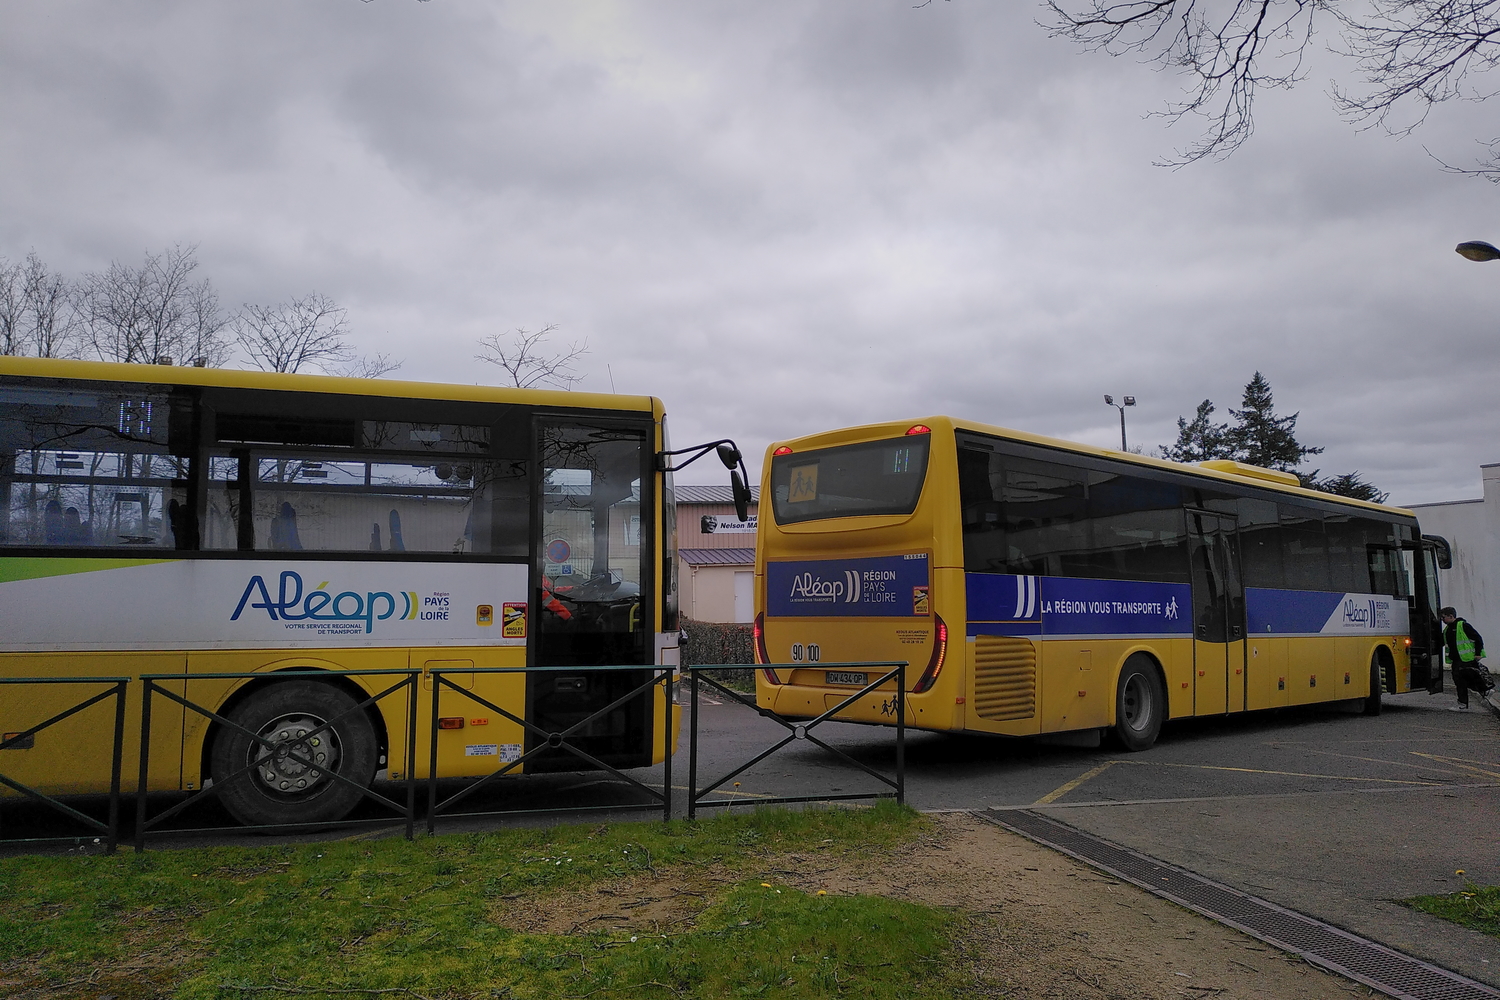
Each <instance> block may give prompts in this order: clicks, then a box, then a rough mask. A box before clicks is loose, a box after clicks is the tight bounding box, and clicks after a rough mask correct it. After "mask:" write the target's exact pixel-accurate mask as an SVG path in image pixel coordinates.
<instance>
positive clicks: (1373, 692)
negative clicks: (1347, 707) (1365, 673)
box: [1365, 649, 1385, 715]
mask: <svg viewBox="0 0 1500 1000" xmlns="http://www.w3.org/2000/svg"><path fill="white" fill-rule="evenodd" d="M1384 665H1385V664H1384V662H1383V659H1382V657H1381V655H1380V650H1378V649H1377V650H1376V651H1375V652H1374V653H1373V654H1371V656H1370V696H1369V697H1368V698H1366V699H1365V714H1366V715H1379V714H1380V693H1381V689H1382V688H1384V687H1385V675H1384V673H1383V672H1382V670H1381V668H1382V667H1383V666H1384Z"/></svg>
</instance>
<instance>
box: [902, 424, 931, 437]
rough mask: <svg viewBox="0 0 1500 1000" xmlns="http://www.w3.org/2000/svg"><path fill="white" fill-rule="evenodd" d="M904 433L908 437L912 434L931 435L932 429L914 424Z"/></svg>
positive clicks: (924, 425)
mask: <svg viewBox="0 0 1500 1000" xmlns="http://www.w3.org/2000/svg"><path fill="white" fill-rule="evenodd" d="M906 433H907V435H908V436H909V435H912V434H931V433H932V428H931V427H928V426H927V425H926V424H916V425H914V426H912V427H908V428H907V429H906Z"/></svg>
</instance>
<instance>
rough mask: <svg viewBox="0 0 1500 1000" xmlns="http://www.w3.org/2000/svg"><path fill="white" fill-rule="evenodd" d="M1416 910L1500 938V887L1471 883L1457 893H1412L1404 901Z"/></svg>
mask: <svg viewBox="0 0 1500 1000" xmlns="http://www.w3.org/2000/svg"><path fill="white" fill-rule="evenodd" d="M1401 902H1402V903H1404V904H1405V905H1407V906H1410V907H1411V908H1412V909H1414V910H1421V911H1422V912H1423V913H1431V914H1432V915H1433V916H1435V917H1442V918H1444V919H1445V920H1451V921H1453V922H1454V923H1455V924H1462V925H1463V926H1465V927H1467V928H1469V929H1470V930H1476V931H1479V932H1481V933H1483V934H1490V935H1492V936H1494V937H1500V886H1494V885H1485V886H1481V885H1475V884H1474V883H1472V882H1470V883H1468V884H1467V885H1465V886H1464V887H1463V888H1462V889H1460V890H1458V891H1457V892H1446V893H1443V894H1442V895H1440V896H1413V897H1412V898H1411V899H1403V900H1402V901H1401Z"/></svg>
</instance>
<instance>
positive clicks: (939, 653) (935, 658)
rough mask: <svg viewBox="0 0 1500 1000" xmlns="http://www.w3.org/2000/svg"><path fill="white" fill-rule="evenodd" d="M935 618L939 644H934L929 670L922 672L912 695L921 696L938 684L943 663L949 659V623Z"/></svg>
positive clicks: (937, 616) (940, 618)
mask: <svg viewBox="0 0 1500 1000" xmlns="http://www.w3.org/2000/svg"><path fill="white" fill-rule="evenodd" d="M933 618H934V619H935V620H936V621H937V642H935V643H933V646H932V656H931V657H930V658H929V659H928V661H927V669H926V670H924V671H922V676H921V677H920V678H919V679H918V680H917V683H916V686H914V687H913V688H912V689H911V693H912V694H921V693H922V692H923V691H926V690H927V689H928V688H930V687H932V685H934V684H936V683H937V679H938V674H940V673H942V670H943V661H944V660H946V659H947V658H948V623H947V622H945V621H943V619H942V617H941V616H939V615H933Z"/></svg>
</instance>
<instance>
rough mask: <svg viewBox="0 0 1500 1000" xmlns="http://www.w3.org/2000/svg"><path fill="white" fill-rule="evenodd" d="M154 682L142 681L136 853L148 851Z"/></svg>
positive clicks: (136, 790) (136, 787) (136, 803)
mask: <svg viewBox="0 0 1500 1000" xmlns="http://www.w3.org/2000/svg"><path fill="white" fill-rule="evenodd" d="M154 685H155V682H154V681H151V680H149V679H142V681H141V769H140V770H141V773H140V781H139V783H138V784H137V785H136V786H135V853H137V854H140V853H141V852H143V851H144V850H145V849H146V774H147V768H148V766H149V762H150V760H151V688H152V687H153V686H154Z"/></svg>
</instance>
